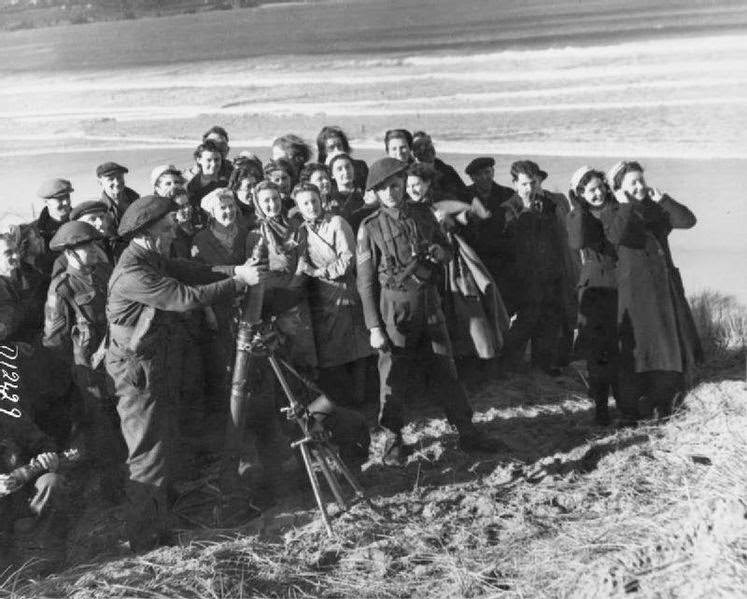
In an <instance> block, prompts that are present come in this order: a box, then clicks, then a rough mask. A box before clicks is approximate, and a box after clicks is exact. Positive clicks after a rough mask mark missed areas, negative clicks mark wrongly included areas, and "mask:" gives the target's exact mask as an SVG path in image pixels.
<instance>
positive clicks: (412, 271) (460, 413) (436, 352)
mask: <svg viewBox="0 0 747 599" xmlns="http://www.w3.org/2000/svg"><path fill="white" fill-rule="evenodd" d="M406 170H407V164H406V163H404V162H401V161H399V160H397V159H395V158H382V159H381V160H378V161H376V162H375V163H374V164H373V165H372V166H371V169H370V171H369V173H368V180H367V183H366V187H367V189H371V190H373V191H374V192H375V194H376V196H377V197H378V199H379V202H380V206H381V207H380V208H379V209H378V210H376V211H375V212H374V213H373V214H371V215H370V216H367V217H366V218H365V219H364V220H363V222H362V223H361V226H360V229H359V230H358V252H357V265H358V291H359V293H360V296H361V301H362V304H363V312H364V318H365V321H366V326H367V327H368V329H369V330H370V335H371V346H372V347H373V348H374V349H376V350H378V352H379V376H380V380H381V396H380V402H381V409H380V412H379V424H380V425H381V426H382V427H383V428H385V429H386V430H387V442H386V444H385V447H384V455H383V456H382V458H383V461H384V462H385V463H387V464H393V465H402V464H404V463H405V462H406V460H407V456H408V455H409V454H410V453H412V450H413V449H412V446H410V445H407V444H405V442H404V441H403V439H402V428H403V427H404V424H405V421H404V399H405V393H406V390H407V379H408V373H411V372H412V367H413V366H414V367H422V368H426V369H427V371H428V374H429V375H430V377H431V378H432V381H433V390H434V391H435V392H436V394H437V397H436V400H437V401H438V402H439V403H440V404H441V405H442V406H443V408H444V410H445V412H446V417H447V418H448V420H449V422H450V423H451V424H453V425H454V426H455V427H456V428H457V430H458V431H459V444H460V447H461V448H462V449H465V450H486V451H493V450H496V449H498V448H499V447H500V444H499V443H497V442H495V441H494V440H491V439H487V438H485V437H483V436H482V435H481V434H480V433H479V432H478V431H477V429H476V428H475V426H474V424H472V408H471V407H470V405H469V402H468V400H467V396H466V393H465V391H464V388H463V387H462V386H461V385H460V384H459V381H458V380H457V372H456V366H455V364H454V359H453V357H452V353H451V343H450V341H449V334H448V331H447V329H446V323H445V321H444V315H443V312H442V310H441V298H440V296H439V292H438V288H437V286H436V285H437V283H436V278H437V272H438V270H439V269H440V268H441V266H442V265H443V264H446V263H447V262H448V261H449V260H450V259H451V257H452V253H451V248H450V246H449V243H448V241H447V240H446V238H445V237H444V235H443V233H442V232H441V229H440V228H439V225H438V223H437V222H436V220H435V218H434V216H433V213H432V212H431V210H430V209H429V208H428V207H427V206H425V205H423V204H420V203H416V202H406V201H405V193H404V190H405V171H406ZM504 447H505V446H504Z"/></svg>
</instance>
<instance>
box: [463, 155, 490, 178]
mask: <svg viewBox="0 0 747 599" xmlns="http://www.w3.org/2000/svg"><path fill="white" fill-rule="evenodd" d="M489 166H495V159H494V158H490V157H489V156H479V157H477V158H475V159H474V160H473V161H472V162H470V163H469V164H468V165H467V168H465V169H464V172H465V173H467V174H468V175H474V174H475V173H476V172H478V171H481V170H482V169H484V168H487V167H489Z"/></svg>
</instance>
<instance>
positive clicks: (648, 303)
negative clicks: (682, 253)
mask: <svg viewBox="0 0 747 599" xmlns="http://www.w3.org/2000/svg"><path fill="white" fill-rule="evenodd" d="M605 221H606V222H605V232H606V234H607V237H608V239H609V240H610V242H611V243H612V244H613V245H614V246H615V250H616V251H617V256H618V261H617V288H618V310H617V319H618V326H619V334H620V349H621V352H622V354H623V359H624V357H625V356H626V355H627V356H630V355H631V354H632V359H633V364H634V370H635V372H639V373H640V372H650V371H655V370H659V371H661V370H664V371H671V372H681V373H684V374H685V380H686V381H689V380H690V378H691V375H692V370H691V369H692V367H693V365H694V364H695V363H696V362H697V361H699V360H700V358H701V349H700V341H699V339H698V335H697V332H696V331H695V326H694V323H693V320H692V315H691V313H690V308H689V306H688V304H687V300H686V299H685V292H684V288H683V287H682V280H681V279H680V274H679V271H678V270H677V269H676V268H675V267H674V264H673V263H672V255H671V253H670V251H669V243H668V237H669V233H670V232H671V231H672V229H689V228H691V227H693V226H694V225H695V222H696V219H695V216H694V215H693V213H692V212H690V210H688V209H687V208H686V207H685V206H683V205H682V204H679V203H677V202H675V201H674V200H673V199H672V198H670V197H669V196H664V198H663V199H662V200H661V201H660V202H659V203H658V204H657V203H655V202H653V201H652V200H650V199H646V200H644V201H643V202H636V201H631V202H629V203H626V204H620V205H619V207H618V208H617V209H616V210H615V211H614V212H613V213H612V214H610V215H608V216H607V218H606V219H605Z"/></svg>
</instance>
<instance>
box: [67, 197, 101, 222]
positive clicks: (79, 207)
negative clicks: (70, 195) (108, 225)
mask: <svg viewBox="0 0 747 599" xmlns="http://www.w3.org/2000/svg"><path fill="white" fill-rule="evenodd" d="M108 209H109V208H108V207H107V205H106V204H104V202H99V201H97V200H89V201H87V202H81V203H80V204H76V205H75V206H73V209H72V210H71V211H70V220H78V219H79V218H80V217H81V216H85V215H86V214H96V213H98V212H106V211H107V210H108Z"/></svg>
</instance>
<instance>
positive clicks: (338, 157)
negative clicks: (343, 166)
mask: <svg viewBox="0 0 747 599" xmlns="http://www.w3.org/2000/svg"><path fill="white" fill-rule="evenodd" d="M338 160H347V161H348V162H349V163H350V166H352V167H353V168H355V165H354V164H353V159H352V158H351V157H350V155H349V154H336V155H335V156H334V157H333V158H332V160H330V161H329V172H330V175H331V173H332V168H333V167H334V165H335V162H337V161H338Z"/></svg>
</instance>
